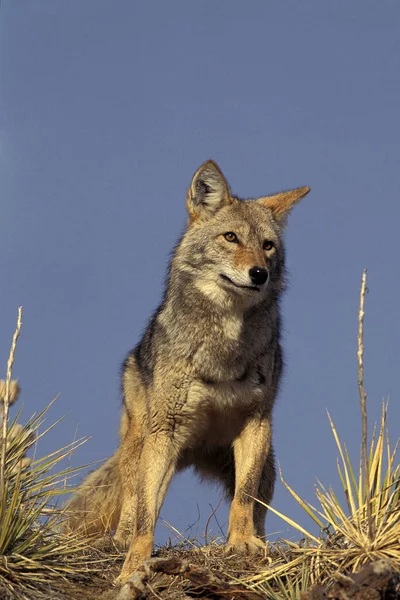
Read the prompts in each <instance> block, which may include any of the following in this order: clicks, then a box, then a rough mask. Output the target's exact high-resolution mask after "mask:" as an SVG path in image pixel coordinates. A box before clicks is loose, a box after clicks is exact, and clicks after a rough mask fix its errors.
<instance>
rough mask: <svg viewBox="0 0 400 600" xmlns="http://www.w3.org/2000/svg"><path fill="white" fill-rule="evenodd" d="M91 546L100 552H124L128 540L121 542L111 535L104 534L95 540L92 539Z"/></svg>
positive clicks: (127, 545)
mask: <svg viewBox="0 0 400 600" xmlns="http://www.w3.org/2000/svg"><path fill="white" fill-rule="evenodd" d="M92 546H93V547H94V548H96V550H100V551H101V552H108V553H110V552H115V551H117V552H121V553H122V552H126V550H127V549H128V547H129V544H128V542H122V541H120V540H118V539H117V538H116V537H112V536H111V535H104V536H103V537H101V538H98V539H97V540H94V542H93V543H92Z"/></svg>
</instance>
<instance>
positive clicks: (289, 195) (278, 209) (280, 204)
mask: <svg viewBox="0 0 400 600" xmlns="http://www.w3.org/2000/svg"><path fill="white" fill-rule="evenodd" d="M309 191H310V188H309V187H301V188H297V189H295V190H289V191H288V192H281V193H280V194H275V195H274V196H266V197H265V198H259V200H257V202H259V203H260V204H262V205H263V206H265V207H266V208H269V209H270V210H271V211H272V214H273V216H274V217H275V219H276V220H277V221H278V222H280V223H282V224H285V221H286V217H287V216H288V214H289V212H290V211H291V210H292V208H293V206H294V205H295V204H296V203H297V202H298V201H299V200H300V199H301V198H303V197H304V196H305V195H306V194H308V192H309Z"/></svg>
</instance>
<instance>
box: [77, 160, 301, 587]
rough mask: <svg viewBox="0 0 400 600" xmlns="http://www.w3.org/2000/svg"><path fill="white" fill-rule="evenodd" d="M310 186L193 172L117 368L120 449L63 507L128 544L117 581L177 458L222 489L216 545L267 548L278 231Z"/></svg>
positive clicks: (148, 543) (277, 350) (211, 169)
mask: <svg viewBox="0 0 400 600" xmlns="http://www.w3.org/2000/svg"><path fill="white" fill-rule="evenodd" d="M308 191H309V188H299V189H296V190H291V191H289V192H282V193H280V194H276V195H274V196H268V197H262V198H258V199H257V200H239V199H238V198H236V197H234V196H232V194H231V192H230V189H229V186H228V184H227V182H226V180H225V178H224V176H223V174H222V172H221V171H220V169H219V167H218V166H217V165H216V164H215V163H214V162H213V161H207V162H206V163H205V164H204V165H202V166H201V167H200V169H199V170H198V171H197V172H196V173H195V175H194V177H193V179H192V182H191V185H190V188H189V190H188V194H187V201H186V206H187V210H188V213H189V221H188V225H187V229H186V231H185V233H184V235H183V236H182V238H181V240H180V242H179V244H178V245H177V247H176V249H175V251H174V255H173V257H172V260H171V265H170V271H169V277H168V284H167V287H166V290H165V294H164V298H163V301H162V303H161V305H160V307H159V308H158V310H157V312H156V313H155V315H154V316H153V318H152V319H151V321H150V323H149V325H148V327H147V329H146V331H145V334H144V336H143V338H142V340H141V341H140V343H139V344H138V346H137V347H136V348H135V349H134V350H133V351H132V352H131V353H130V354H129V356H128V357H127V359H126V361H125V363H124V366H123V375H122V385H123V410H122V418H121V428H120V437H121V443H120V447H119V449H118V450H117V452H116V454H115V455H114V456H113V457H111V458H110V459H109V460H108V461H107V462H106V463H105V464H104V465H103V466H102V467H100V468H99V469H98V470H97V471H95V472H94V473H91V474H90V475H89V476H88V478H87V480H86V481H85V482H84V485H83V486H82V487H81V489H80V491H79V492H78V494H77V495H76V496H75V497H74V498H73V499H72V501H71V503H70V505H69V509H70V511H71V519H70V525H71V526H72V527H73V528H79V527H81V528H82V529H84V530H85V531H86V532H87V533H94V534H96V535H102V534H103V533H104V532H105V531H106V530H107V529H109V530H115V536H114V540H115V542H116V543H117V544H119V545H121V546H122V547H126V548H127V549H128V553H127V557H126V560H125V563H124V565H123V568H122V573H121V575H120V581H121V582H124V581H125V580H126V579H128V578H129V576H130V575H131V574H132V572H133V571H134V570H135V569H136V568H137V567H138V566H139V565H140V564H141V563H142V562H143V561H144V560H146V559H147V558H149V557H150V555H151V552H152V547H153V539H154V528H155V524H156V520H157V518H158V514H159V512H160V509H161V506H162V503H163V500H164V497H165V494H166V492H167V489H168V486H169V483H170V481H171V478H172V476H173V474H174V473H175V472H176V471H178V470H181V469H184V468H185V467H188V466H193V467H194V468H195V470H196V471H197V472H199V473H200V474H201V475H203V476H206V477H211V478H214V479H216V480H218V481H220V482H221V483H222V484H223V485H224V488H225V491H226V493H227V495H228V497H229V498H231V499H232V503H231V509H230V516H229V529H228V543H227V550H228V551H232V552H245V553H253V552H257V551H259V549H261V548H263V547H264V542H263V541H262V539H261V538H262V537H263V536H264V533H265V532H264V521H265V514H266V507H265V506H264V504H269V502H270V501H271V498H272V494H273V489H274V482H275V467H274V454H273V448H272V441H271V419H272V408H273V404H274V400H275V396H276V393H277V390H278V385H279V380H280V376H281V370H282V354H281V347H280V315H279V297H280V294H281V292H282V290H283V287H284V269H285V255H284V246H283V229H284V227H285V222H286V217H287V215H288V213H289V211H290V209H291V208H292V206H293V205H294V204H295V203H296V202H297V201H298V200H300V198H302V197H303V196H304V195H305V194H307V192H308ZM255 497H256V498H257V499H259V500H261V501H262V502H263V503H264V504H260V503H258V502H256V503H255V502H254V500H253V498H255Z"/></svg>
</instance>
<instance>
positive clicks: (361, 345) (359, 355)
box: [357, 269, 373, 540]
mask: <svg viewBox="0 0 400 600" xmlns="http://www.w3.org/2000/svg"><path fill="white" fill-rule="evenodd" d="M366 284H367V269H364V271H363V273H362V277H361V290H360V310H359V313H358V350H357V358H358V389H359V392H360V404H361V418H362V444H361V446H362V460H363V463H364V473H365V488H366V489H365V502H366V505H367V521H368V537H369V539H370V540H372V538H373V531H372V509H371V490H370V480H369V468H368V456H367V394H366V393H365V389H364V343H363V341H364V340H363V338H364V314H365V313H364V300H365V293H366V291H367V288H366Z"/></svg>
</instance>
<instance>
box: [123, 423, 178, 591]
mask: <svg viewBox="0 0 400 600" xmlns="http://www.w3.org/2000/svg"><path fill="white" fill-rule="evenodd" d="M176 462H177V452H176V449H175V446H174V444H173V441H172V437H171V435H170V434H169V433H167V432H165V431H163V432H159V433H153V434H150V435H148V436H147V437H146V438H145V440H144V441H143V446H142V452H141V456H140V462H139V468H138V471H137V476H136V477H135V480H136V489H132V488H130V490H124V508H126V511H125V513H124V514H125V517H126V518H127V520H126V523H125V525H128V527H129V526H130V525H131V527H132V526H133V529H134V530H133V532H132V533H133V536H132V540H131V542H130V546H129V550H128V553H127V556H126V559H125V562H124V564H123V567H122V571H121V574H120V576H119V577H118V579H117V582H118V583H119V584H123V583H125V582H126V581H127V580H128V579H129V577H130V576H131V575H132V573H133V572H134V571H135V570H136V569H137V568H138V567H139V566H140V565H141V564H142V563H143V562H144V561H145V560H147V559H148V558H150V556H151V552H152V549H153V543H154V529H155V526H156V521H157V518H158V515H159V512H160V509H161V506H162V503H163V501H164V498H165V494H166V492H167V489H168V486H169V483H170V481H171V478H172V475H173V474H174V471H175V468H176ZM130 502H132V504H131V509H132V510H133V511H134V513H135V514H132V510H131V511H129V503H130ZM123 512H124V511H123ZM129 518H131V522H129ZM123 527H124V524H123V523H121V530H122V529H123ZM117 535H118V534H117Z"/></svg>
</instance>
